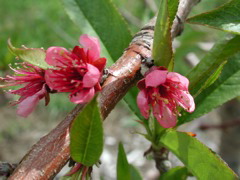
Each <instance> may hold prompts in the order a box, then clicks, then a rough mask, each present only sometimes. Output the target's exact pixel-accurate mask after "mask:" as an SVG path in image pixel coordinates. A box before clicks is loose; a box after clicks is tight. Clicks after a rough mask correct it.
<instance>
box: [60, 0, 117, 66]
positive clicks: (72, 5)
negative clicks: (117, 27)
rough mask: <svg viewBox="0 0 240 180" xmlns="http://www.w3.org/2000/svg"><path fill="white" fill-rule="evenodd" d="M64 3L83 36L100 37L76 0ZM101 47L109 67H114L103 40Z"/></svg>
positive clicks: (63, 1)
mask: <svg viewBox="0 0 240 180" xmlns="http://www.w3.org/2000/svg"><path fill="white" fill-rule="evenodd" d="M62 3H63V6H64V9H65V10H66V13H67V14H68V16H69V18H70V19H71V20H72V21H73V23H74V24H75V25H76V26H78V28H79V29H80V30H81V33H82V34H84V33H85V34H88V35H91V36H95V37H97V36H98V35H97V33H96V32H95V31H94V29H93V27H92V26H91V24H90V23H89V21H88V20H87V19H86V18H85V17H84V15H83V13H82V11H81V9H80V8H79V7H78V5H77V2H76V1H75V0H62ZM100 46H101V56H104V57H106V58H107V66H110V65H112V64H113V63H114V62H113V60H112V58H111V56H110V55H109V53H108V51H107V50H106V48H105V46H104V44H103V43H102V41H101V40H100Z"/></svg>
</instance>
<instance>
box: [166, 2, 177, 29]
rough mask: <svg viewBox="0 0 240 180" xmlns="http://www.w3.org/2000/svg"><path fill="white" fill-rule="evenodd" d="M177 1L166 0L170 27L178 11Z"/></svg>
mask: <svg viewBox="0 0 240 180" xmlns="http://www.w3.org/2000/svg"><path fill="white" fill-rule="evenodd" d="M178 5H179V0H168V12H169V19H170V23H171V25H172V23H173V20H174V19H175V17H176V14H177V10H178Z"/></svg>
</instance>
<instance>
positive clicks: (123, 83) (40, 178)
mask: <svg viewBox="0 0 240 180" xmlns="http://www.w3.org/2000/svg"><path fill="white" fill-rule="evenodd" d="M198 1H199V0H181V1H180V5H179V9H178V16H179V18H180V19H181V20H182V21H185V19H186V17H187V15H188V14H189V12H190V11H191V9H192V7H193V5H194V4H196V3H197V2H198ZM155 22H156V17H155V18H153V19H152V20H151V21H150V22H149V23H148V24H147V25H145V26H144V27H143V28H142V29H141V31H140V32H138V33H137V34H136V35H135V36H134V38H133V40H132V42H131V43H130V45H129V47H128V48H127V49H126V50H125V51H124V53H123V55H122V56H121V57H120V58H119V59H118V61H117V62H116V63H115V64H114V65H112V66H111V67H110V76H109V77H108V78H107V79H106V81H105V83H104V85H103V90H102V92H101V94H100V108H101V113H102V115H103V117H104V119H105V118H106V117H107V116H108V114H109V113H110V112H111V110H112V109H113V108H114V107H115V105H116V104H117V103H118V101H119V100H120V99H121V98H122V97H123V96H124V95H125V94H126V93H127V92H128V90H129V89H130V88H131V87H132V86H134V85H135V84H136V82H137V81H138V80H139V79H140V78H141V75H140V73H139V70H140V65H141V60H142V59H143V58H146V57H150V56H151V49H152V43H153V34H154V26H155ZM180 26H181V23H180V22H179V21H177V20H176V19H175V21H174V24H173V29H172V37H175V36H176V35H177V34H178V30H179V28H180ZM83 106H84V105H77V106H76V107H75V109H74V110H73V111H72V112H71V113H69V114H68V116H67V117H66V118H65V119H64V120H63V121H62V122H61V123H60V124H59V125H58V126H57V127H56V128H55V129H53V130H52V131H51V132H50V133H49V134H47V135H46V136H44V137H43V138H41V139H40V140H39V141H38V142H37V143H36V144H35V145H34V146H33V147H32V148H31V150H30V151H29V152H28V153H27V154H26V155H25V156H24V157H23V159H22V160H21V162H20V164H19V165H18V167H17V168H16V169H15V171H14V172H13V174H12V175H11V176H10V177H9V180H15V179H18V180H23V179H34V180H45V179H52V178H53V177H54V176H55V175H56V174H57V173H58V172H59V171H60V170H61V169H62V167H63V166H64V165H65V164H66V163H67V161H68V159H69V157H70V156H69V127H70V125H71V122H72V121H73V120H74V118H75V117H76V116H77V115H78V114H79V112H81V110H82V108H83Z"/></svg>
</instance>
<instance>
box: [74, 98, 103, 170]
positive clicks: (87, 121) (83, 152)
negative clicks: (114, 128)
mask: <svg viewBox="0 0 240 180" xmlns="http://www.w3.org/2000/svg"><path fill="white" fill-rule="evenodd" d="M102 150H103V127H102V117H101V114H100V112H99V108H98V103H97V100H96V97H95V98H94V99H93V100H92V101H91V102H90V103H88V104H87V105H86V107H85V108H84V109H83V111H82V112H81V113H80V114H79V115H78V116H77V117H76V119H75V120H74V122H73V124H72V127H71V131H70V154H71V157H72V158H73V160H74V161H76V162H78V163H81V164H83V165H85V166H92V165H94V164H95V163H97V162H98V160H99V158H100V156H101V154H102Z"/></svg>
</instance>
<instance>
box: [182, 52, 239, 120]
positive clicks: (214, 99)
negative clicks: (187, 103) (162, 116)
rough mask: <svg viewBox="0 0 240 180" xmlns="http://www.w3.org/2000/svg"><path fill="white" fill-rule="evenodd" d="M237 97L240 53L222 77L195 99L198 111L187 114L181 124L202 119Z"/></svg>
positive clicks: (229, 64) (228, 64)
mask: <svg viewBox="0 0 240 180" xmlns="http://www.w3.org/2000/svg"><path fill="white" fill-rule="evenodd" d="M237 96H240V53H238V54H236V55H235V56H233V57H231V58H230V59H229V60H228V62H227V64H226V65H225V66H224V68H223V71H222V73H221V75H220V77H219V78H218V79H217V80H216V81H215V82H214V83H213V84H212V85H211V86H209V87H208V88H207V89H205V90H204V91H202V92H201V93H200V94H199V95H198V96H197V97H196V98H195V103H196V107H197V108H196V110H195V111H194V112H193V113H192V114H189V113H186V112H185V113H184V114H183V116H182V117H181V118H180V121H179V122H180V124H182V123H185V122H188V121H190V120H193V119H194V118H197V117H200V116H202V115H204V114H206V113H208V112H210V111H211V110H212V109H213V108H216V107H217V106H219V105H222V104H223V103H225V102H227V101H229V100H231V99H233V98H235V97H237Z"/></svg>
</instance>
